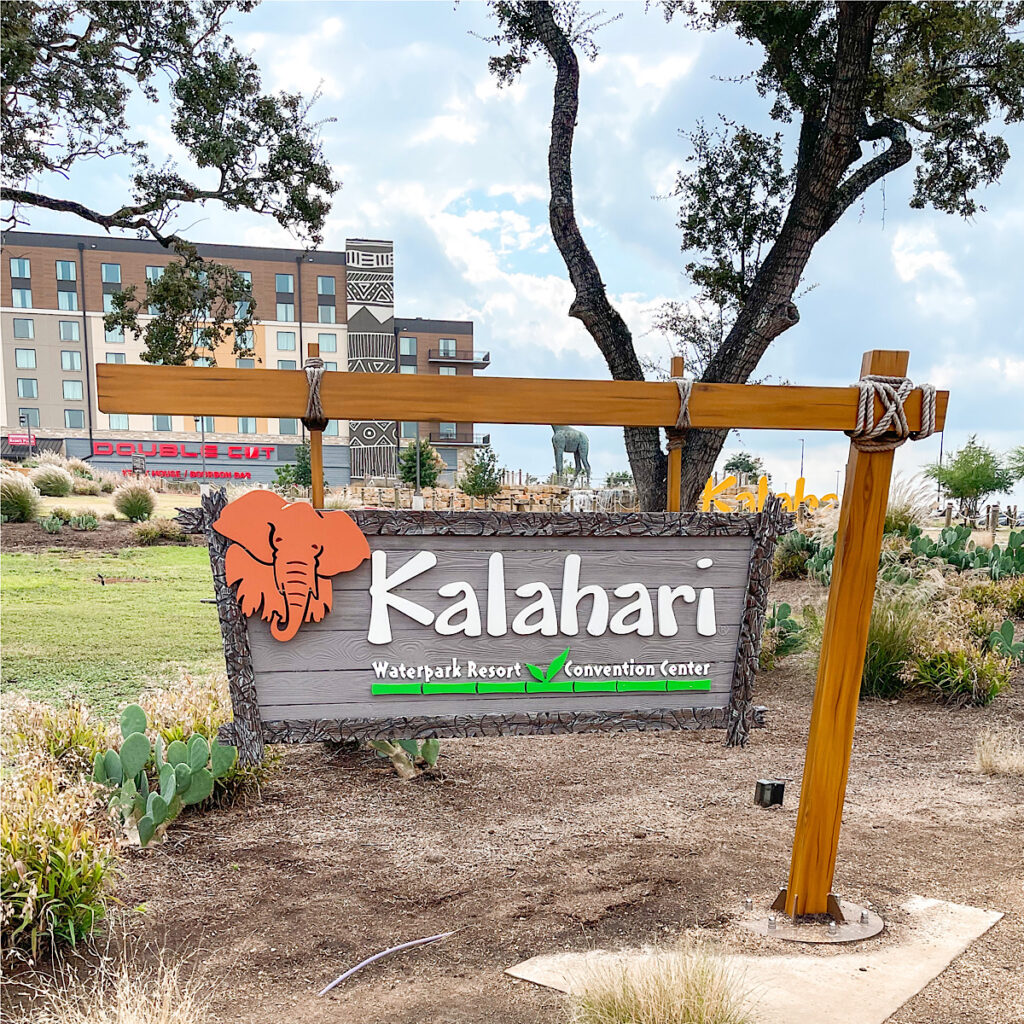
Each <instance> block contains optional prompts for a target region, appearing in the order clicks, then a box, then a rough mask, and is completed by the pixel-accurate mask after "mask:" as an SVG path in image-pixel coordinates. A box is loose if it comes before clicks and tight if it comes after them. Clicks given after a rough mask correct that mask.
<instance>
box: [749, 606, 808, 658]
mask: <svg viewBox="0 0 1024 1024" xmlns="http://www.w3.org/2000/svg"><path fill="white" fill-rule="evenodd" d="M792 611H793V609H792V608H791V607H790V606H789V605H788V604H786V603H785V602H783V603H782V604H773V605H772V611H771V614H770V615H766V616H765V620H764V633H763V634H762V637H761V661H760V667H761V670H762V671H764V672H769V671H771V669H773V668H774V667H775V662H776V659H778V658H785V657H787V656H788V655H790V654H796V653H797V651H802V650H803V649H804V647H806V646H807V639H808V637H807V630H806V629H805V628H804V627H803V626H802V625H801V624H800V623H799V622H797V621H796V619H794V618H793V617H792Z"/></svg>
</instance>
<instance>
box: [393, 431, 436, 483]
mask: <svg viewBox="0 0 1024 1024" xmlns="http://www.w3.org/2000/svg"><path fill="white" fill-rule="evenodd" d="M417 455H418V456H419V464H420V475H419V481H420V486H421V487H436V486H437V481H438V478H439V477H440V476H441V471H442V469H444V461H443V460H442V459H441V456H440V455H438V454H437V452H436V451H435V450H434V449H433V448H432V447H431V446H430V444H429V442H427V441H420V443H419V444H418V445H417V444H416V443H415V442H413V443H412V444H407V445H406V446H405V447H404V448H401V449H400V450H399V452H398V476H399V479H400V480H401V481H402V483H404V484H410V485H415V483H416V459H417Z"/></svg>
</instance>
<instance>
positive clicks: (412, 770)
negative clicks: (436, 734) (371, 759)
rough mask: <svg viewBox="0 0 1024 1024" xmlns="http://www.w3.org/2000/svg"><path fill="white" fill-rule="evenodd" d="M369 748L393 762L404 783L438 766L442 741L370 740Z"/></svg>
mask: <svg viewBox="0 0 1024 1024" xmlns="http://www.w3.org/2000/svg"><path fill="white" fill-rule="evenodd" d="M369 746H370V748H371V749H372V750H374V751H376V753H377V756H378V757H382V758H386V759H387V760H389V761H390V762H391V765H392V767H393V768H394V769H395V772H396V774H397V775H398V777H399V778H400V779H402V780H403V781H407V780H409V779H414V778H416V776H417V775H422V774H423V772H424V771H426V770H428V769H430V768H433V767H434V765H436V764H437V758H438V756H439V755H440V753H441V741H440V740H438V739H433V738H432V739H429V740H424V741H423V742H422V743H419V742H417V741H416V740H370V741H369Z"/></svg>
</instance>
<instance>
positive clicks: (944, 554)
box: [909, 526, 1024, 580]
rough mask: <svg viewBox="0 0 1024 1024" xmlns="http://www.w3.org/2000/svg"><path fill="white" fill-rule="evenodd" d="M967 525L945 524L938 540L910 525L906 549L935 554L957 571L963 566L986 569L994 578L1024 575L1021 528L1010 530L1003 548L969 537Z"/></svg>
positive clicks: (919, 554)
mask: <svg viewBox="0 0 1024 1024" xmlns="http://www.w3.org/2000/svg"><path fill="white" fill-rule="evenodd" d="M971 532H972V531H971V528H970V527H969V526H946V527H943V529H942V531H941V532H940V533H939V538H938V540H932V539H931V538H930V537H926V536H924V534H923V533H922V532H921V531H920V529H918V528H917V527H911V528H910V533H909V535H910V550H911V551H912V552H913V553H914V554H915V555H918V556H920V557H921V558H935V559H939V560H940V561H942V562H945V563H946V564H948V565H952V566H954V567H955V568H956V569H958V570H959V571H960V572H963V571H964V570H967V569H987V570H988V572H989V575H990V576H991V577H992V579H994V580H1000V579H1004V578H1006V577H1010V576H1024V530H1021V531H1014V530H1011V531H1010V536H1009V538H1008V540H1007V542H1006V547H1005V548H1003V547H1001V546H1000V545H999V544H993V545H992V547H991V548H986V547H982V546H980V545H977V544H975V543H974V541H972V540H971V539H970V537H971Z"/></svg>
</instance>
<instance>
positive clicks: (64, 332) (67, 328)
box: [60, 320, 79, 341]
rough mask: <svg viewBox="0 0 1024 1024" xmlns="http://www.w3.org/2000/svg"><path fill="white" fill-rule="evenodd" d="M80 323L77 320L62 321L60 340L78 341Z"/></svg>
mask: <svg viewBox="0 0 1024 1024" xmlns="http://www.w3.org/2000/svg"><path fill="white" fill-rule="evenodd" d="M78 337H79V335H78V321H77V320H61V321H60V340H61V341H78Z"/></svg>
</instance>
